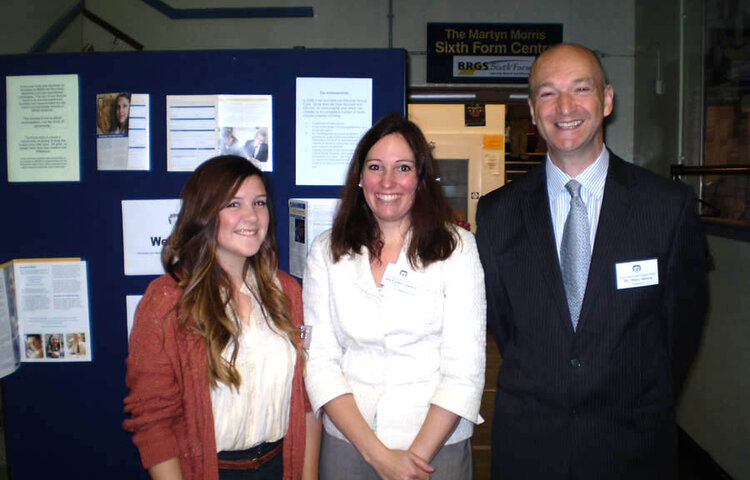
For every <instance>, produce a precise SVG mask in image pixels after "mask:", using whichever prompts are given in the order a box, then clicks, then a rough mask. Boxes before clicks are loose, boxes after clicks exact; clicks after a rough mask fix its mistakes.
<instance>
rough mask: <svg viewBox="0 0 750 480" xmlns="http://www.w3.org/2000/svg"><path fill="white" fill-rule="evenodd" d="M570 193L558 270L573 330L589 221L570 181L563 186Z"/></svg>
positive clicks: (587, 261) (586, 260)
mask: <svg viewBox="0 0 750 480" xmlns="http://www.w3.org/2000/svg"><path fill="white" fill-rule="evenodd" d="M565 188H566V189H567V190H568V193H570V211H569V212H568V218H567V219H566V220H565V228H564V229H563V236H562V244H561V245H560V266H561V267H562V276H563V285H564V286H565V296H566V297H567V298H568V308H569V309H570V320H571V322H573V330H575V329H576V327H577V326H578V317H579V315H580V314H581V304H582V303H583V294H584V293H585V292H586V280H587V279H588V276H589V264H590V263H591V240H590V239H589V219H588V214H587V213H586V205H584V204H583V200H581V184H580V183H578V182H576V181H575V180H571V181H569V182H568V183H566V184H565Z"/></svg>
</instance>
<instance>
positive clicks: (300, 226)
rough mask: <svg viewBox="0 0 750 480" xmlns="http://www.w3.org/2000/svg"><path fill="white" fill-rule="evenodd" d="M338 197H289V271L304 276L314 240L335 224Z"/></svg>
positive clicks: (300, 276) (297, 275)
mask: <svg viewBox="0 0 750 480" xmlns="http://www.w3.org/2000/svg"><path fill="white" fill-rule="evenodd" d="M338 204H339V200H338V199H337V198H290V199H289V273H290V274H291V275H294V276H296V277H299V278H302V276H303V274H304V273H305V263H306V261H307V254H308V253H309V252H310V247H311V246H312V242H313V240H315V238H316V237H317V236H318V235H320V234H321V233H323V232H325V231H326V230H328V229H329V228H331V227H332V226H333V217H334V215H335V214H336V208H338Z"/></svg>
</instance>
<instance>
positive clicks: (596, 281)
mask: <svg viewBox="0 0 750 480" xmlns="http://www.w3.org/2000/svg"><path fill="white" fill-rule="evenodd" d="M624 162H625V161H624V160H622V159H620V158H619V157H617V156H616V155H614V154H613V153H612V152H610V158H609V169H608V170H607V180H606V183H605V184H604V198H603V199H602V207H601V212H600V213H599V225H598V226H597V228H596V238H595V239H594V249H593V252H592V254H591V266H590V267H589V278H588V280H587V282H586V293H585V294H584V297H583V305H582V306H581V316H580V318H579V320H578V331H580V330H581V329H582V328H585V327H586V323H587V321H588V312H589V311H591V309H592V305H593V304H594V302H596V299H597V298H598V296H599V292H600V291H601V289H602V287H603V285H605V284H606V283H607V280H609V279H611V277H612V276H613V275H614V274H615V273H614V269H615V266H614V252H615V248H616V247H617V244H618V239H620V238H623V235H624V233H625V232H624V228H625V226H626V225H627V223H628V222H627V221H626V219H627V215H628V212H629V211H630V207H631V202H632V195H630V194H629V190H630V188H631V185H630V183H631V180H630V177H629V176H628V175H627V172H626V170H625V164H624Z"/></svg>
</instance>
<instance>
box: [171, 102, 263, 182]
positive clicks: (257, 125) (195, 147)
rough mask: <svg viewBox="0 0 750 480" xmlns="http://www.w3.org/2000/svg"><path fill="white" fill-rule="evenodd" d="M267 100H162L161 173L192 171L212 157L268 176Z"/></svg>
mask: <svg viewBox="0 0 750 480" xmlns="http://www.w3.org/2000/svg"><path fill="white" fill-rule="evenodd" d="M272 118H273V97H272V96H271V95H167V171H169V172H192V171H193V170H195V169H196V168H197V167H198V165H200V164H201V163H203V162H205V161H206V160H208V159H209V158H211V157H215V156H217V155H239V156H241V157H245V158H247V159H248V160H250V161H251V162H253V163H254V164H255V166H256V167H258V168H259V169H261V170H263V171H264V172H271V171H273V125H272Z"/></svg>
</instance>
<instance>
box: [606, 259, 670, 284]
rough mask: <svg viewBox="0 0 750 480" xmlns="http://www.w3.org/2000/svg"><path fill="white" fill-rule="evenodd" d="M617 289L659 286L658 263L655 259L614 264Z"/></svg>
mask: <svg viewBox="0 0 750 480" xmlns="http://www.w3.org/2000/svg"><path fill="white" fill-rule="evenodd" d="M615 275H616V277H617V289H618V290H624V289H626V288H638V287H648V286H649V285H659V263H658V260H657V259H656V258H648V259H645V260H636V261H634V262H622V263H616V264H615Z"/></svg>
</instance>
